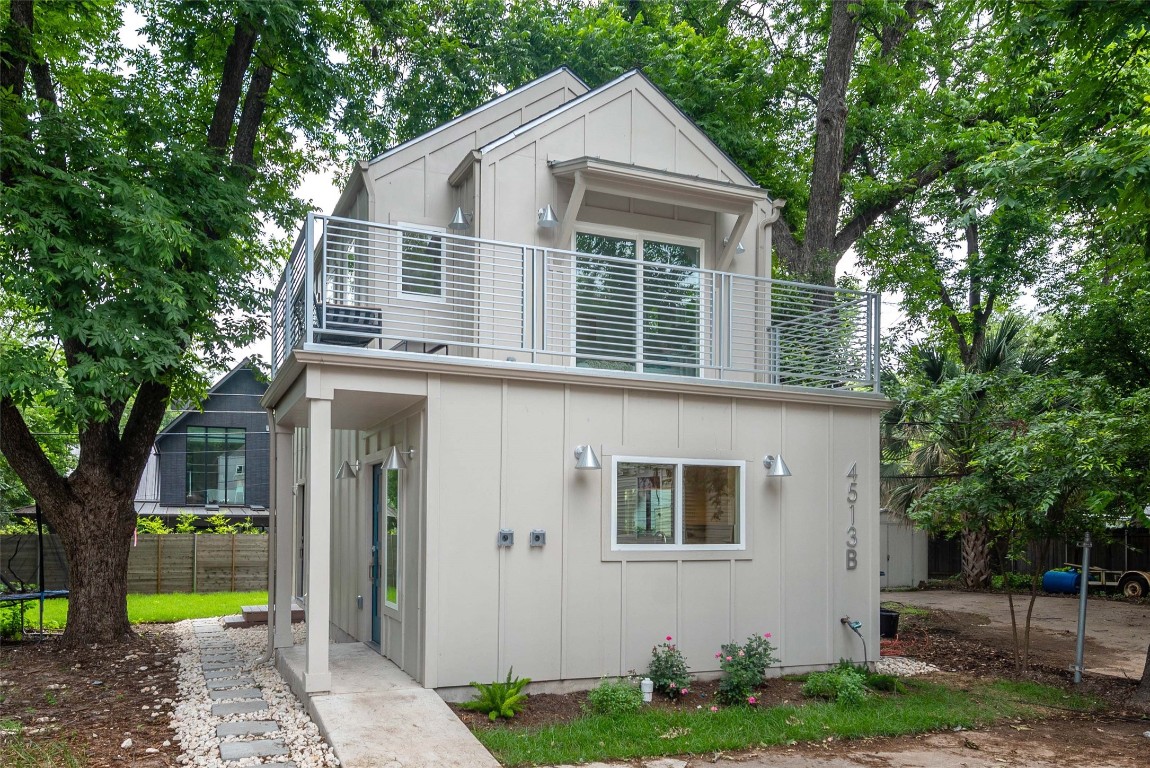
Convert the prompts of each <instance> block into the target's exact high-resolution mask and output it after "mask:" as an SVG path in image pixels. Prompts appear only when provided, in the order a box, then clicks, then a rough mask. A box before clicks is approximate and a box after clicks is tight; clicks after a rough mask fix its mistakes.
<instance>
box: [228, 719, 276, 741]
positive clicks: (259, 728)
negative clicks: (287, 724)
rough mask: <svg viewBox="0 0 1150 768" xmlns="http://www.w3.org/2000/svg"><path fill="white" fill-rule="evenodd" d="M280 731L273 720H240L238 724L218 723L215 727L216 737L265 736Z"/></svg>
mask: <svg viewBox="0 0 1150 768" xmlns="http://www.w3.org/2000/svg"><path fill="white" fill-rule="evenodd" d="M279 729H280V724H279V723H277V722H276V721H275V720H241V721H240V722H238V723H220V724H219V725H217V726H216V735H217V736H219V737H221V738H223V737H224V736H266V735H267V734H269V733H275V732H276V731H278V730H279Z"/></svg>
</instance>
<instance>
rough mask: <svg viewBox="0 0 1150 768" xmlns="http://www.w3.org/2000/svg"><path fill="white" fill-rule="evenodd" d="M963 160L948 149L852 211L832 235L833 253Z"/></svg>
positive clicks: (854, 239) (853, 242)
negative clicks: (907, 178)
mask: <svg viewBox="0 0 1150 768" xmlns="http://www.w3.org/2000/svg"><path fill="white" fill-rule="evenodd" d="M964 162H965V161H964V160H960V159H959V157H958V155H956V154H955V153H953V152H948V153H947V154H946V155H945V156H944V157H943V158H942V160H940V161H939V162H937V163H933V164H931V165H929V166H927V167H926V168H922V169H920V170H919V171H918V172H917V173H916V174H915V175H914V176H913V177H912V178H911V179H910V180H909V181H907V182H906V183H905V184H903V185H901V186H898V187H895V188H893V189H891V190H889V191H888V192H887V194H886V196H884V197H882V198H880V199H879V200H876V201H874V202H872V203H871V204H869V205H867V206H866V207H865V208H863V209H861V210H860V211H858V212H857V213H855V215H854V216H852V217H851V219H850V220H849V221H848V222H847V223H846V224H844V225H843V228H842V230H840V231H839V233H838V234H837V235H835V239H834V248H833V251H834V253H836V254H839V255H841V254H843V253H846V252H847V249H849V248H850V247H851V246H852V245H854V244H855V242H856V241H858V239H859V238H860V237H862V236H863V233H864V232H866V230H867V228H868V227H869V226H870V225H871V224H873V223H874V222H875V221H876V220H878V219H879V218H880V217H881V216H885V215H886V214H888V213H890V212H891V211H893V210H894V209H895V208H896V207H898V204H899V203H901V202H902V201H903V200H905V199H907V198H908V197H910V196H911V195H913V194H914V193H915V192H917V191H919V190H920V189H923V188H924V187H926V186H927V185H929V184H930V183H932V182H934V181H935V180H937V179H939V178H941V177H942V176H944V175H946V174H947V173H950V172H951V171H953V170H954V169H955V168H958V167H960V166H961V165H962V164H963V163H964Z"/></svg>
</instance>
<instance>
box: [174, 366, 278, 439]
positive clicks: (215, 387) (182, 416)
mask: <svg viewBox="0 0 1150 768" xmlns="http://www.w3.org/2000/svg"><path fill="white" fill-rule="evenodd" d="M248 369H250V370H251V371H252V373H253V374H254V373H256V369H255V366H253V365H252V359H251V358H250V357H245V358H244V359H243V360H241V361H240V362H239V363H237V364H236V367H234V368H232V369H231V370H230V371H228V372H227V373H225V374H224V375H223V376H221V377H220V380H219V381H217V382H216V383H215V384H213V385H212V386H211V388H209V389H208V393H207V395H205V397H204V399H205V400H207V399H208V398H210V397H211V396H212V395H214V394H216V393H217V392H219V391H220V389H222V388H223V386H224V384H226V383H227V382H228V381H230V380H231V379H232V377H233V376H235V375H236V374H237V373H239V372H240V371H243V370H248ZM193 413H202V411H192V410H187V409H185V410H184V412H183V413H181V414H180V415H179V416H177V417H176V418H174V419H172V422H171V423H170V424H168V426H166V427H164V428H163V429H161V430H160V431H159V433H157V434H156V439H157V440H159V439H160V438H162V437H163V436H164V435H166V434H168V433H169V432H171V431H172V429H173V427H175V426H176V425H177V424H179V423H181V422H182V421H183V420H184V419H186V418H188V417H189V416H190V415H192V414H193Z"/></svg>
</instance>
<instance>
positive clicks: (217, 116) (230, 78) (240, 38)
mask: <svg viewBox="0 0 1150 768" xmlns="http://www.w3.org/2000/svg"><path fill="white" fill-rule="evenodd" d="M256 36H257V35H256V30H255V28H254V27H253V26H252V24H251V22H250V20H248V19H240V20H239V21H237V22H236V30H235V34H234V35H233V36H232V42H231V45H229V46H228V52H227V54H226V55H225V57H224V71H223V77H221V79H220V90H219V94H218V96H217V97H216V110H215V113H214V114H213V115H212V122H211V125H210V126H209V127H208V146H209V147H211V148H212V149H215V150H217V151H218V152H220V153H221V154H222V153H223V152H224V150H225V149H226V148H227V146H228V141H229V140H230V139H231V136H232V125H233V124H234V123H235V119H236V106H237V105H238V104H239V103H240V92H241V91H242V90H243V86H244V75H245V74H246V73H247V71H248V64H249V63H251V60H252V51H253V50H255V46H256Z"/></svg>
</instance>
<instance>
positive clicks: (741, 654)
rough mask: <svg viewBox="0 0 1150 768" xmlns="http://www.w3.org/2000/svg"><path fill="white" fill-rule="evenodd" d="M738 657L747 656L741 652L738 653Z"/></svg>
mask: <svg viewBox="0 0 1150 768" xmlns="http://www.w3.org/2000/svg"><path fill="white" fill-rule="evenodd" d="M739 655H740V656H746V655H747V654H745V653H743V652H742V651H739Z"/></svg>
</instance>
